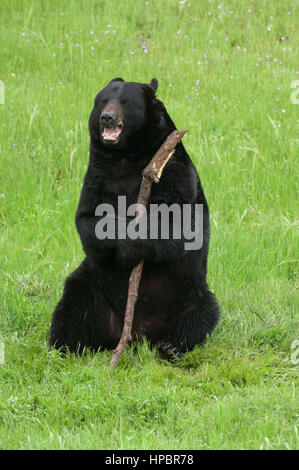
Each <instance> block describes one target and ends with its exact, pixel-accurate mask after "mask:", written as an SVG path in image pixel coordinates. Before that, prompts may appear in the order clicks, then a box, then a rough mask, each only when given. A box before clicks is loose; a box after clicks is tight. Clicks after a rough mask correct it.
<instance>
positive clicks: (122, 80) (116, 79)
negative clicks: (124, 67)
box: [108, 77, 124, 85]
mask: <svg viewBox="0 0 299 470" xmlns="http://www.w3.org/2000/svg"><path fill="white" fill-rule="evenodd" d="M113 82H124V79H123V78H120V77H117V78H113V80H110V82H109V83H108V85H110V83H113Z"/></svg>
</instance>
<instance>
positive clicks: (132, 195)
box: [99, 162, 142, 205]
mask: <svg viewBox="0 0 299 470" xmlns="http://www.w3.org/2000/svg"><path fill="white" fill-rule="evenodd" d="M123 165H124V167H123ZM141 178H142V176H141V170H140V169H138V168H134V167H132V166H131V165H129V164H127V163H123V164H122V162H120V164H119V165H117V166H115V167H114V168H112V169H110V171H107V172H106V174H104V176H103V178H102V181H101V185H100V187H99V196H100V199H101V200H102V201H103V202H105V203H108V204H112V205H115V204H118V198H119V196H123V197H125V198H126V203H127V204H134V203H136V202H137V197H138V193H139V188H140V184H141Z"/></svg>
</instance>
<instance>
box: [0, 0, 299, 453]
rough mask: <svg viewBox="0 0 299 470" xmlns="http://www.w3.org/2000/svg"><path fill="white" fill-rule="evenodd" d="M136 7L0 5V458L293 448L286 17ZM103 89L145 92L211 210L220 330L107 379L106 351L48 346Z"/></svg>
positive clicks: (290, 39) (289, 9)
mask: <svg viewBox="0 0 299 470" xmlns="http://www.w3.org/2000/svg"><path fill="white" fill-rule="evenodd" d="M145 3H147V2H144V1H136V0H130V1H126V2H116V1H115V0H110V1H106V2H105V1H96V0H90V1H84V2H83V1H79V0H78V1H75V0H68V1H66V0H64V1H62V0H60V1H57V0H53V1H51V2H47V1H42V0H40V1H38V0H35V1H33V0H31V1H25V0H11V1H10V2H2V3H1V6H0V13H1V19H2V22H1V37H2V42H1V69H0V80H2V82H4V84H5V104H4V105H0V119H1V121H0V129H1V131H0V151H1V173H0V196H1V197H0V253H1V266H0V289H1V290H0V336H1V338H2V341H3V344H4V353H5V361H4V363H3V364H2V365H0V447H1V448H2V449H76V448H77V449H109V448H112V449H295V448H298V431H297V427H296V426H297V418H298V415H297V414H296V409H298V407H296V384H297V383H298V365H296V360H294V359H293V360H291V357H292V356H291V355H292V352H293V353H294V352H295V353H296V351H294V349H292V344H293V345H294V343H293V342H294V341H295V340H296V339H298V316H297V312H298V297H296V288H297V287H298V277H296V273H297V267H298V264H297V260H298V249H297V250H296V248H298V243H297V246H296V238H295V237H296V217H297V218H298V216H297V207H298V204H297V201H296V172H298V166H297V161H296V159H298V134H297V130H298V109H299V107H298V105H295V104H292V102H291V99H290V97H291V93H292V92H293V91H294V90H293V89H292V88H291V84H292V82H293V81H294V80H298V79H299V76H298V69H297V73H296V65H295V64H296V63H297V65H298V54H297V56H296V41H295V39H296V31H298V23H297V24H296V11H295V6H294V4H295V2H293V1H290V0H286V1H284V2H277V1H274V0H273V1H271V0H268V1H266V0H264V1H261V0H259V1H257V0H252V1H250V2H247V1H236V0H231V1H226V0H223V1H221V2H220V1H219V2H217V1H213V2H211V3H209V2H208V1H202V2H196V1H194V0H193V1H191V2H190V3H191V5H190V6H188V5H189V4H188V2H185V3H184V4H183V3H182V2H180V1H175V0H173V1H166V0H163V1H162V0H156V1H155V0H152V1H151V0H149V2H148V5H146V4H145ZM220 6H221V7H220ZM249 9H251V12H250V11H248V10H249ZM109 25H110V26H109ZM107 31H109V32H107ZM114 31H115V32H114ZM283 38H284V39H283ZM142 46H144V47H145V48H146V50H147V52H145V51H144V48H143V47H142ZM93 48H94V49H93ZM296 61H297V62H296ZM199 62H200V63H199ZM116 76H122V77H123V78H124V79H126V80H132V81H142V82H149V81H150V80H151V78H152V77H157V78H158V80H159V88H158V96H159V98H160V99H162V100H163V101H164V102H165V104H166V107H167V109H168V111H169V113H170V115H171V116H172V118H173V119H174V121H175V123H176V125H177V127H178V128H186V127H187V128H188V129H189V132H188V134H187V135H186V136H185V137H184V143H185V146H186V148H187V150H188V151H189V153H190V156H191V157H192V159H193V161H194V163H195V165H196V166H197V169H198V171H199V174H200V177H201V180H202V183H203V186H204V189H205V193H206V196H207V199H208V202H209V206H210V212H211V230H212V234H211V245H210V246H211V249H210V257H209V276H208V280H209V285H210V287H211V289H212V290H213V291H214V292H215V294H216V295H217V298H218V299H219V302H220V304H221V309H222V318H221V322H220V323H219V325H218V327H217V329H216V330H215V332H214V334H213V336H212V337H211V338H209V339H208V341H207V343H206V345H205V346H204V347H203V348H197V349H195V350H194V351H192V352H190V353H188V354H186V355H185V356H184V357H183V358H182V359H181V360H179V361H178V362H177V363H176V364H175V365H171V364H167V363H164V362H161V361H160V360H159V359H158V358H157V356H156V355H155V353H154V352H151V351H150V350H149V349H148V347H147V345H146V344H144V345H142V346H140V347H138V349H137V351H133V350H132V349H131V350H129V351H127V352H125V353H124V355H123V357H122V359H121V362H120V364H119V366H118V368H116V369H115V370H111V369H110V368H109V365H108V363H109V358H110V353H109V352H102V353H99V354H96V355H90V354H88V353H87V354H86V355H85V356H84V357H81V358H78V357H74V356H72V355H70V356H68V357H67V358H66V359H61V358H60V357H59V356H58V354H57V353H56V351H49V350H48V348H47V338H48V334H49V325H50V318H51V313H52V311H53V309H54V307H55V305H56V303H57V301H58V300H59V298H60V296H61V293H62V287H63V281H64V279H65V277H66V275H68V274H69V273H70V272H71V271H72V270H73V269H74V268H75V267H77V265H78V264H79V262H80V261H81V260H82V258H83V252H82V249H81V245H80V241H79V238H78V235H77V233H76V230H75V226H74V214H75V210H76V206H77V203H78V197H79V193H80V189H81V185H82V182H83V177H84V173H85V169H86V166H87V161H88V145H89V136H88V127H87V120H88V116H89V113H90V110H91V108H92V104H93V99H94V96H95V94H96V93H97V91H98V90H99V89H101V88H102V87H103V86H104V85H105V84H107V83H108V81H109V80H110V79H112V78H114V77H116ZM297 356H298V354H297ZM295 358H296V354H295ZM297 405H298V402H297Z"/></svg>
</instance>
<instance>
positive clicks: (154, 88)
mask: <svg viewBox="0 0 299 470" xmlns="http://www.w3.org/2000/svg"><path fill="white" fill-rule="evenodd" d="M149 86H150V87H151V88H152V89H153V90H154V93H156V91H157V88H158V80H157V79H156V78H152V79H151V83H150V84H149Z"/></svg>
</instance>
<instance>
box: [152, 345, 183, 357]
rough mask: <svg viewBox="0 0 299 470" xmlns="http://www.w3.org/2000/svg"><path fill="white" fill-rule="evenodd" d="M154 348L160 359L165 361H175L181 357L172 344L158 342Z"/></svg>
mask: <svg viewBox="0 0 299 470" xmlns="http://www.w3.org/2000/svg"><path fill="white" fill-rule="evenodd" d="M155 346H156V348H157V349H158V351H159V353H160V356H161V358H162V359H166V360H169V361H170V360H175V359H178V358H180V357H182V353H181V351H179V350H178V349H177V348H176V347H175V346H174V345H173V344H171V343H164V342H162V341H160V342H159V343H157V344H156V345H155Z"/></svg>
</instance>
